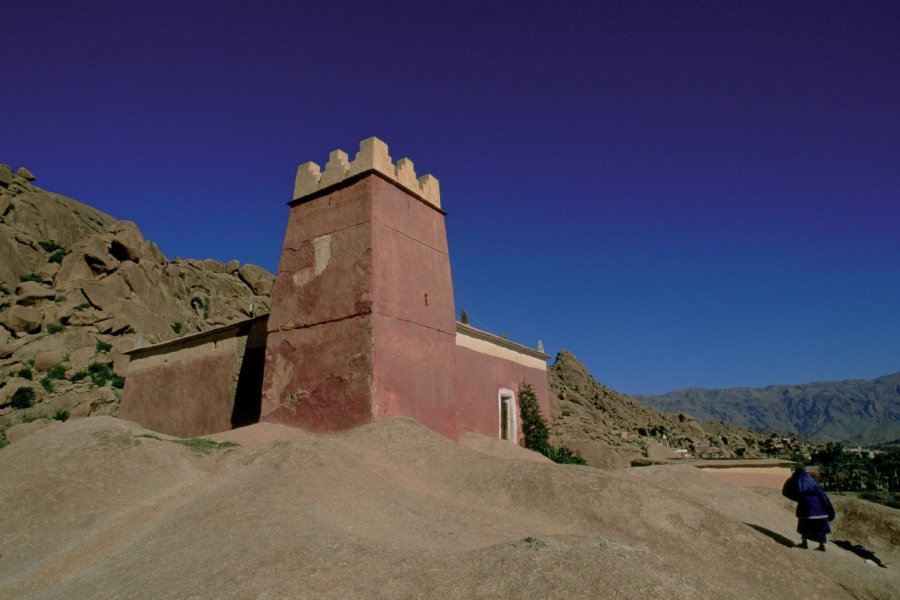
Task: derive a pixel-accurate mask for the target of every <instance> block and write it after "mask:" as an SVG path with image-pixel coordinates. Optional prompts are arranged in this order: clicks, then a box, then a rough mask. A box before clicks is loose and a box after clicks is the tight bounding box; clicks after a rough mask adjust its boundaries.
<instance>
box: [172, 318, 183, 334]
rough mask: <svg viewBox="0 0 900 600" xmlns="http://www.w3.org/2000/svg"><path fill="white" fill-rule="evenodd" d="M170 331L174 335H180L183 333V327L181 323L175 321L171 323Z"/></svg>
mask: <svg viewBox="0 0 900 600" xmlns="http://www.w3.org/2000/svg"><path fill="white" fill-rule="evenodd" d="M171 327H172V331H174V332H175V335H181V332H182V331H184V325H183V324H182V322H181V321H175V322H174V323H172V326H171Z"/></svg>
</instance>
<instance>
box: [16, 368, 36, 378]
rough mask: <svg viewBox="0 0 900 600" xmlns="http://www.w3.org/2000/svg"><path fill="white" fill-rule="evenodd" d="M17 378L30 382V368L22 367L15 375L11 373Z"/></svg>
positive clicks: (32, 375)
mask: <svg viewBox="0 0 900 600" xmlns="http://www.w3.org/2000/svg"><path fill="white" fill-rule="evenodd" d="M13 374H14V375H15V376H17V377H21V378H22V379H27V380H28V381H31V380H32V379H33V378H34V373H33V372H32V371H31V367H29V366H24V367H22V368H21V369H19V371H18V372H17V373H13Z"/></svg>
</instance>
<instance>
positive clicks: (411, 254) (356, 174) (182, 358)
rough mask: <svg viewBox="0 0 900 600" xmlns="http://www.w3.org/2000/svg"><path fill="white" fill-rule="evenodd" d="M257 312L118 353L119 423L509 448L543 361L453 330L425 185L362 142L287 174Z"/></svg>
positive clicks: (430, 183)
mask: <svg viewBox="0 0 900 600" xmlns="http://www.w3.org/2000/svg"><path fill="white" fill-rule="evenodd" d="M289 205H290V214H289V216H288V224H287V231H286V233H285V238H284V244H283V246H282V252H281V259H280V263H279V266H278V273H277V275H276V279H275V284H274V287H273V290H272V309H271V312H270V314H269V315H265V316H262V317H257V318H255V319H251V320H249V321H246V322H243V323H237V324H234V325H230V326H227V327H223V328H220V329H216V330H213V331H208V332H204V333H201V334H197V335H193V336H189V337H184V338H179V339H177V340H173V341H171V342H167V343H163V344H157V345H155V346H151V347H148V348H143V349H138V350H134V351H132V352H131V363H130V365H129V371H128V377H127V379H126V385H125V389H124V393H123V398H122V404H121V408H120V411H119V416H120V417H122V418H125V419H131V420H134V421H137V422H139V423H141V424H142V425H144V426H145V427H148V428H149V429H153V430H156V431H160V432H162V433H168V434H170V435H176V436H181V437H190V436H197V435H205V434H210V433H215V432H218V431H223V430H227V429H230V428H233V427H238V426H242V425H246V424H249V423H253V422H256V421H265V422H273V423H282V424H286V425H291V426H296V427H301V428H303V429H306V430H309V431H313V432H337V431H343V430H346V429H350V428H353V427H357V426H359V425H362V424H365V423H369V422H371V421H375V420H379V419H383V418H386V417H391V416H398V415H399V416H405V417H410V418H413V419H415V420H417V421H419V422H420V423H422V424H423V425H425V426H426V427H428V428H430V429H432V430H434V431H436V432H438V433H440V434H442V435H444V436H446V437H448V438H451V439H457V437H458V435H459V433H460V432H461V431H473V432H476V433H480V434H483V435H487V436H492V437H499V438H503V439H509V440H511V441H517V440H518V439H519V437H520V435H521V429H520V427H519V424H518V417H519V408H518V402H517V396H518V390H519V387H520V385H521V384H522V383H523V382H527V383H529V384H531V386H532V387H533V388H534V390H535V392H536V394H537V397H538V400H539V402H540V405H541V409H542V411H543V412H544V414H545V416H546V417H549V398H548V391H547V365H546V361H547V359H548V358H549V356H547V355H546V354H544V353H543V352H539V351H537V350H533V349H531V348H527V347H525V346H522V345H519V344H516V343H513V342H510V341H508V340H506V339H504V338H500V337H497V336H495V335H493V334H490V333H488V332H485V331H481V330H479V329H475V328H473V327H470V326H468V325H465V324H462V323H459V322H457V321H456V319H455V314H456V311H455V308H454V304H453V281H452V277H451V274H450V256H449V250H448V246H447V233H446V228H445V226H444V217H445V216H446V213H445V212H444V211H443V210H442V209H441V201H440V189H439V186H438V181H437V180H436V179H435V178H434V177H432V176H430V175H425V176H422V177H416V173H415V171H414V168H413V163H412V162H411V161H410V160H408V159H401V160H399V161H397V163H396V164H394V162H393V160H392V159H391V157H390V155H389V153H388V147H387V146H386V145H385V144H384V143H383V142H382V141H381V140H379V139H377V138H369V139H367V140H364V141H363V142H361V144H360V149H359V152H357V153H356V156H355V157H354V159H353V160H352V161H350V160H349V156H348V155H347V154H346V153H344V152H342V151H340V150H335V151H333V152H331V154H330V155H329V159H328V162H327V164H326V165H325V168H324V170H322V169H321V168H320V167H319V165H317V164H315V163H312V162H307V163H304V164H302V165H300V167H299V168H298V170H297V177H296V180H295V185H294V195H293V200H292V201H291V202H290V203H289Z"/></svg>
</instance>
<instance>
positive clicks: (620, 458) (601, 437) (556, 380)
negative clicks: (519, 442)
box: [548, 350, 791, 468]
mask: <svg viewBox="0 0 900 600" xmlns="http://www.w3.org/2000/svg"><path fill="white" fill-rule="evenodd" d="M548 372H549V378H550V412H551V417H552V421H553V423H552V425H553V427H552V429H553V438H554V443H557V444H564V445H566V446H568V447H569V448H572V449H573V450H577V451H578V452H579V453H581V455H582V456H583V457H584V458H585V459H586V460H587V461H588V463H589V464H591V465H593V466H599V467H607V468H618V467H624V466H628V465H629V464H631V463H633V462H635V463H636V464H640V463H645V462H648V460H650V461H652V460H660V459H667V458H676V457H683V456H685V454H684V453H676V452H675V450H676V449H681V450H686V451H688V453H687V455H688V456H703V457H712V458H734V457H744V458H756V457H761V456H765V455H767V454H769V453H772V452H776V451H777V450H779V449H780V447H781V446H782V445H783V444H785V443H788V444H790V443H791V441H790V440H784V439H783V438H782V436H776V437H774V438H773V437H765V436H762V435H760V434H758V433H754V432H752V431H748V430H746V429H742V428H740V427H737V426H734V425H728V424H726V423H721V422H701V421H697V420H695V419H694V418H693V417H691V416H688V414H686V413H684V412H683V413H681V414H663V413H660V412H659V411H657V410H654V409H653V408H649V407H647V406H645V405H643V404H641V403H640V402H638V401H636V400H633V399H631V398H629V397H628V396H624V395H622V394H620V393H618V392H616V391H615V390H611V389H609V388H607V387H606V386H604V385H602V384H601V383H599V382H598V381H597V380H596V379H594V378H593V377H592V376H591V374H590V373H588V371H587V369H585V367H584V365H583V364H581V363H580V362H579V361H578V359H577V358H575V356H574V355H573V354H572V353H570V352H568V351H566V350H563V351H561V352H560V353H559V354H558V355H557V357H556V362H554V363H553V364H552V365H551V366H550V368H549V369H548Z"/></svg>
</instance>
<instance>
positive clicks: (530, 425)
mask: <svg viewBox="0 0 900 600" xmlns="http://www.w3.org/2000/svg"><path fill="white" fill-rule="evenodd" d="M519 413H520V416H521V419H522V437H523V438H524V443H525V447H526V448H529V449H531V450H534V451H535V452H540V453H541V454H543V455H544V456H546V457H547V458H549V459H550V460H552V461H553V462H555V463H561V464H570V465H586V464H587V461H586V460H584V459H583V458H582V457H581V455H580V454H579V453H578V452H577V451H573V450H572V449H570V448H569V447H567V446H554V445H553V444H551V443H550V431H549V430H548V429H547V422H546V421H544V416H543V415H542V414H541V406H540V404H539V403H538V399H537V394H535V393H534V388H532V387H531V384H528V383H526V382H524V381H523V382H522V383H521V384H520V386H519Z"/></svg>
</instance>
